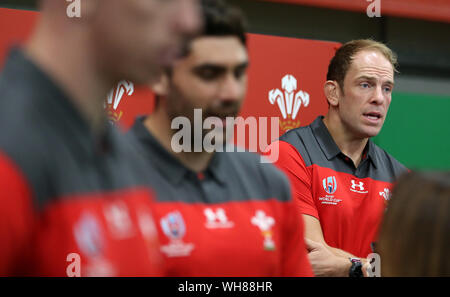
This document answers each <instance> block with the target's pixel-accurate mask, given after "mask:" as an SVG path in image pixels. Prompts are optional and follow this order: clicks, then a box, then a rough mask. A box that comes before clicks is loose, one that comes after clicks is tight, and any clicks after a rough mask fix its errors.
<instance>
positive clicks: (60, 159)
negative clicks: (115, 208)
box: [0, 49, 148, 207]
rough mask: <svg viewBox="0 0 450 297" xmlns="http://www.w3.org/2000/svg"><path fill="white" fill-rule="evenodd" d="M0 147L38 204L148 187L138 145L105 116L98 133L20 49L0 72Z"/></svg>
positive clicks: (61, 91) (146, 172)
mask: <svg viewBox="0 0 450 297" xmlns="http://www.w3.org/2000/svg"><path fill="white" fill-rule="evenodd" d="M0 126H1V127H2V131H3V132H2V134H1V136H0V150H1V152H2V153H4V154H6V155H7V156H8V157H9V158H10V159H11V160H12V161H13V162H14V163H15V165H16V166H17V167H18V168H19V170H20V171H21V172H22V173H23V175H24V177H25V179H26V180H27V181H28V183H29V184H30V186H31V187H32V192H33V195H34V198H35V202H36V205H37V206H38V207H43V206H45V205H46V204H47V203H49V202H51V201H55V200H58V199H60V198H61V197H72V196H73V197H74V196H77V195H84V194H95V193H102V192H105V191H114V190H120V189H131V188H136V187H146V188H148V186H146V183H145V182H144V181H146V180H147V179H148V177H146V174H148V170H147V169H146V166H144V165H143V164H144V163H145V162H143V161H142V160H141V159H139V154H138V153H137V152H136V148H135V147H134V146H133V145H131V144H130V143H127V142H126V141H125V137H124V136H123V135H121V133H120V132H119V131H117V130H116V129H115V128H114V127H112V126H111V125H110V124H108V122H107V121H106V118H105V130H104V133H103V135H101V136H99V137H96V136H95V135H94V134H93V133H92V131H91V130H90V128H89V126H88V125H87V122H86V121H85V120H84V118H83V117H82V116H81V114H80V113H79V112H78V110H77V109H76V108H75V107H74V106H73V104H72V103H71V101H70V100H69V98H68V96H67V95H66V94H65V93H64V91H63V90H62V89H60V88H59V87H58V86H57V84H56V83H55V82H53V81H52V80H51V78H50V77H49V76H48V75H47V74H46V73H44V72H43V71H42V70H41V69H39V67H37V66H36V65H35V64H34V63H33V62H32V61H31V60H30V59H29V58H28V57H26V55H25V54H24V53H23V52H22V51H20V50H17V49H16V50H13V51H12V52H11V54H10V56H9V58H8V60H7V62H6V65H5V67H4V69H3V71H2V74H1V75H0Z"/></svg>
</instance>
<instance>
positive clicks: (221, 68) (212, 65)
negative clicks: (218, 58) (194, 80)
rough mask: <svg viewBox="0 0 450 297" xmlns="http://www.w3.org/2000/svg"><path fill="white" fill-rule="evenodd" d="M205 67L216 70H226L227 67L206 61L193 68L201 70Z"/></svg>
mask: <svg viewBox="0 0 450 297" xmlns="http://www.w3.org/2000/svg"><path fill="white" fill-rule="evenodd" d="M205 68H208V69H214V70H225V69H226V67H225V66H223V65H217V64H211V63H205V64H200V65H197V66H195V67H194V68H193V70H194V71H195V70H201V69H205Z"/></svg>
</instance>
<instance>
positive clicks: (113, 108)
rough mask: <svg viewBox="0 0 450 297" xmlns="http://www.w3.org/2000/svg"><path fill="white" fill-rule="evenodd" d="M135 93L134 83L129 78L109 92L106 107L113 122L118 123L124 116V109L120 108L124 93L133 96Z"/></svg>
mask: <svg viewBox="0 0 450 297" xmlns="http://www.w3.org/2000/svg"><path fill="white" fill-rule="evenodd" d="M133 93H134V84H133V83H132V82H130V81H127V80H122V81H120V82H119V83H118V84H117V86H116V87H115V88H113V89H112V90H111V91H110V92H109V94H108V98H107V99H106V102H105V104H104V107H105V109H106V110H107V112H108V118H109V120H110V121H111V122H112V123H116V122H118V121H119V120H120V119H121V118H122V115H123V111H122V110H118V107H119V103H120V101H122V98H123V97H124V95H125V94H126V95H127V96H131V95H133Z"/></svg>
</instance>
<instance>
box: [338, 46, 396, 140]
mask: <svg viewBox="0 0 450 297" xmlns="http://www.w3.org/2000/svg"><path fill="white" fill-rule="evenodd" d="M393 87H394V69H393V66H392V64H391V63H390V62H389V61H388V60H387V59H386V58H385V57H384V56H383V55H382V54H381V53H380V52H378V51H361V52H359V53H357V54H356V55H355V57H354V59H353V62H352V63H351V65H350V67H349V69H348V71H347V74H346V76H345V78H344V90H343V91H344V92H340V98H339V103H338V110H339V117H340V119H341V121H342V123H343V124H344V127H345V129H346V130H347V131H348V132H349V133H351V137H356V138H367V137H373V136H376V135H377V134H378V133H379V132H380V130H381V128H382V127H383V123H384V120H385V119H386V115H387V112H388V109H389V105H390V103H391V94H392V89H393Z"/></svg>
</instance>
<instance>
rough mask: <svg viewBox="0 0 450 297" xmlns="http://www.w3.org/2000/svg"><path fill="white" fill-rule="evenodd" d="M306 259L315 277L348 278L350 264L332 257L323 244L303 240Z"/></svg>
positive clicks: (306, 239)
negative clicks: (306, 250) (306, 251)
mask: <svg viewBox="0 0 450 297" xmlns="http://www.w3.org/2000/svg"><path fill="white" fill-rule="evenodd" d="M305 243H306V248H307V249H308V258H309V262H310V263H311V266H312V269H313V271H314V274H315V275H316V276H348V273H349V270H350V266H351V263H350V261H349V260H348V259H347V258H344V257H338V256H336V255H334V254H333V253H332V252H331V251H330V250H329V249H328V248H327V247H326V246H325V245H324V244H322V243H320V242H316V241H312V240H310V239H308V238H305Z"/></svg>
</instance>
